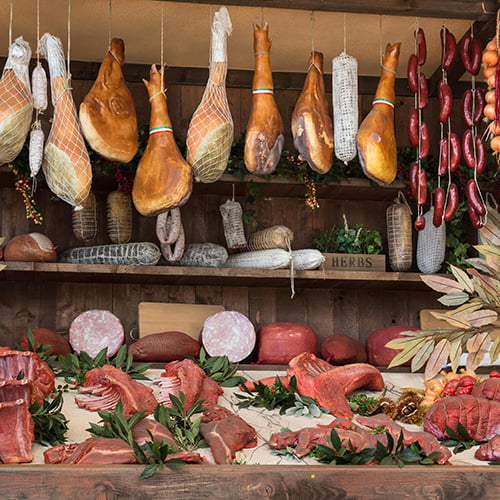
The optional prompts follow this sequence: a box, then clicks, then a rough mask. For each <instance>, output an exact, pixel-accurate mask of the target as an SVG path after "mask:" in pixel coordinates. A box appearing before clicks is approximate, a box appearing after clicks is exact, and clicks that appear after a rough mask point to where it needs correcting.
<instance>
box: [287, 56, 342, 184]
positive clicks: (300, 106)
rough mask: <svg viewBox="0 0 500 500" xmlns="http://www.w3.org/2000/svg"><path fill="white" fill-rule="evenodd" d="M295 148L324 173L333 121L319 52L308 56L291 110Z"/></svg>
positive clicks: (328, 164) (329, 156) (330, 152)
mask: <svg viewBox="0 0 500 500" xmlns="http://www.w3.org/2000/svg"><path fill="white" fill-rule="evenodd" d="M292 135H293V144H294V146H295V149H296V150H297V151H298V152H299V154H300V156H301V158H304V159H305V160H306V161H307V163H308V164H309V166H310V167H311V168H312V169H313V170H314V171H315V172H318V173H320V174H326V173H327V172H328V171H329V170H330V168H331V167H332V161H333V124H332V119H331V117H330V110H329V106H328V101H327V100H326V96H325V82H324V81H323V54H322V53H321V52H314V53H313V54H312V55H311V57H310V59H309V69H308V71H307V76H306V81H305V83H304V89H303V90H302V93H301V94H300V96H299V99H298V101H297V104H296V105H295V109H294V110H293V114H292Z"/></svg>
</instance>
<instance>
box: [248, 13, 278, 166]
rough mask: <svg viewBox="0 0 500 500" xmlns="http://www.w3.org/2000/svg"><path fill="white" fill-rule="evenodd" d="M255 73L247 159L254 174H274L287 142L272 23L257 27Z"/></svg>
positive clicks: (255, 30) (255, 29) (255, 36)
mask: <svg viewBox="0 0 500 500" xmlns="http://www.w3.org/2000/svg"><path fill="white" fill-rule="evenodd" d="M253 36H254V43H253V47H254V52H255V73H254V77H253V86H252V87H253V88H252V94H253V97H252V110H251V112H250V119H249V120H248V126H247V133H246V137H245V154H244V161H245V166H246V167H247V169H248V170H249V171H250V172H251V173H253V174H262V175H263V174H270V173H272V172H274V170H275V169H276V167H277V166H278V162H279V160H280V157H281V150H282V149H283V144H284V142H285V130H284V128H283V120H282V119H281V115H280V113H279V111H278V106H276V101H275V100H274V86H273V75H272V72H271V59H270V51H271V40H269V25H268V24H267V23H266V25H265V26H264V28H262V29H260V27H259V26H257V25H256V26H255V27H254V32H253Z"/></svg>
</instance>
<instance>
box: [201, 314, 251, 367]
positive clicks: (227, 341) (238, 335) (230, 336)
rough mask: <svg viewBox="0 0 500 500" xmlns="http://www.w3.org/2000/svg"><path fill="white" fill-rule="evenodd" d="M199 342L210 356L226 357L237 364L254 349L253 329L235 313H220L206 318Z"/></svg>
mask: <svg viewBox="0 0 500 500" xmlns="http://www.w3.org/2000/svg"><path fill="white" fill-rule="evenodd" d="M200 337H201V342H202V344H203V347H204V348H205V350H206V351H207V353H208V354H209V355H210V356H227V357H228V359H229V361H231V362H233V363H238V362H240V361H242V360H243V359H245V358H246V357H247V356H249V355H250V354H251V352H252V351H253V348H254V347H255V341H256V335H255V328H254V327H253V325H252V323H251V321H250V320H249V319H248V318H247V317H246V316H245V315H244V314H241V313H240V312H237V311H221V312H218V313H216V314H213V315H212V316H210V317H208V318H207V319H206V320H205V322H204V323H203V329H202V330H201V336H200Z"/></svg>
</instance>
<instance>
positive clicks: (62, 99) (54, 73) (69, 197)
mask: <svg viewBox="0 0 500 500" xmlns="http://www.w3.org/2000/svg"><path fill="white" fill-rule="evenodd" d="M40 54H41V55H42V56H43V57H45V58H46V59H47V61H48V63H49V70H50V79H51V90H52V103H53V105H54V121H53V123H52V128H51V130H50V134H49V137H48V139H47V143H46V145H45V153H44V158H43V163H42V168H43V172H44V174H45V178H46V180H47V184H48V186H49V188H50V190H51V191H52V192H53V193H54V194H56V195H57V196H58V197H59V198H61V199H62V200H64V201H66V202H67V203H69V204H70V205H73V206H80V205H81V203H82V202H83V201H84V200H85V198H86V197H87V196H88V194H89V192H90V186H91V183H92V167H91V164H90V159H89V155H88V152H87V148H86V147H85V143H84V141H83V137H82V134H81V131H80V126H79V123H78V118H77V114H76V108H75V103H74V102H73V97H72V95H71V88H70V86H69V78H68V75H67V71H66V67H65V61H64V54H63V50H62V44H61V41H60V40H59V39H58V38H56V37H55V36H52V35H50V34H48V33H45V34H44V35H43V36H42V38H41V39H40Z"/></svg>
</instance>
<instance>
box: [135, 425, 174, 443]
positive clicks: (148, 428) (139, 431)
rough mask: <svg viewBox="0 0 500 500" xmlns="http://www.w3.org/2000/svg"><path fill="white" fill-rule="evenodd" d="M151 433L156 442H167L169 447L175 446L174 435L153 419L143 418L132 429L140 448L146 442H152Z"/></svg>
mask: <svg viewBox="0 0 500 500" xmlns="http://www.w3.org/2000/svg"><path fill="white" fill-rule="evenodd" d="M150 432H151V434H152V435H153V439H154V440H155V441H163V440H165V442H166V443H167V444H168V445H169V446H175V441H174V437H173V436H172V433H171V432H170V431H169V430H168V429H167V428H166V427H165V426H164V425H162V424H160V422H157V421H156V420H153V419H151V418H143V419H142V420H139V422H137V423H136V424H135V425H134V427H132V438H133V439H134V441H135V442H136V443H137V444H138V445H139V446H142V445H143V444H144V443H145V442H146V441H151V436H150V435H149V433H150Z"/></svg>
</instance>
